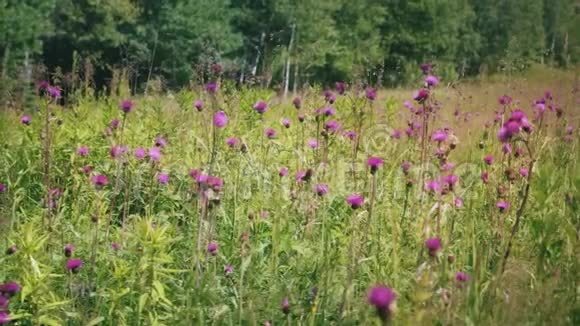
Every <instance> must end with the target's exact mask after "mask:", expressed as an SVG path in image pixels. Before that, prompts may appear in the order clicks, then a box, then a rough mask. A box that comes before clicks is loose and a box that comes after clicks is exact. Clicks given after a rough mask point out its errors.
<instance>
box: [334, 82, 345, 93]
mask: <svg viewBox="0 0 580 326" xmlns="http://www.w3.org/2000/svg"><path fill="white" fill-rule="evenodd" d="M334 88H335V89H336V92H337V93H338V95H344V93H346V83H345V82H343V81H339V82H336V83H334Z"/></svg>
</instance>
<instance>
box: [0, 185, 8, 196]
mask: <svg viewBox="0 0 580 326" xmlns="http://www.w3.org/2000/svg"><path fill="white" fill-rule="evenodd" d="M6 188H7V187H6V185H5V184H3V183H0V194H1V193H4V192H6Z"/></svg>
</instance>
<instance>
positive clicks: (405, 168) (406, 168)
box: [400, 161, 412, 174]
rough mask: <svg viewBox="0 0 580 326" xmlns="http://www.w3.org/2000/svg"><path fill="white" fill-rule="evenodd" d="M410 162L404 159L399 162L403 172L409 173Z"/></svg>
mask: <svg viewBox="0 0 580 326" xmlns="http://www.w3.org/2000/svg"><path fill="white" fill-rule="evenodd" d="M411 165H412V164H411V162H409V161H404V162H402V163H401V165H400V166H401V170H403V173H404V174H409V170H410V169H411Z"/></svg>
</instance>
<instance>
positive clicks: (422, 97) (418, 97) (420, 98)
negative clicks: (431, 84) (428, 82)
mask: <svg viewBox="0 0 580 326" xmlns="http://www.w3.org/2000/svg"><path fill="white" fill-rule="evenodd" d="M428 98H429V90H428V89H426V88H423V89H420V90H419V91H418V92H417V93H415V96H413V99H414V100H415V101H417V102H419V103H423V102H425V101H426V100H427V99H428Z"/></svg>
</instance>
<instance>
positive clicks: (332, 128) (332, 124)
mask: <svg viewBox="0 0 580 326" xmlns="http://www.w3.org/2000/svg"><path fill="white" fill-rule="evenodd" d="M324 129H326V130H327V131H329V132H331V133H335V132H337V131H338V129H340V123H338V121H334V120H331V121H328V122H326V123H325V124H324Z"/></svg>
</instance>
